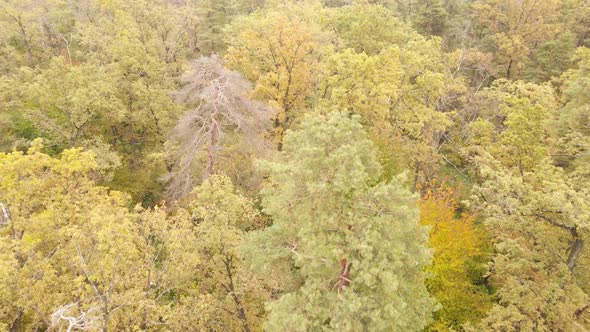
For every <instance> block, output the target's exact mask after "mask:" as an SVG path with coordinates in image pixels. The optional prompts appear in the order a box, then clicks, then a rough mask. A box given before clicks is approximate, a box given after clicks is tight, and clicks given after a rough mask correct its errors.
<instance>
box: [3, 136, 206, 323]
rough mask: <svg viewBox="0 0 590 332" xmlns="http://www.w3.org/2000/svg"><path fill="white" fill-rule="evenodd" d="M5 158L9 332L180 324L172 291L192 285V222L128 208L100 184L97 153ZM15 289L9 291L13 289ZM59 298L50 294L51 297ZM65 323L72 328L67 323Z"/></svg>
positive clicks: (37, 151) (36, 147)
mask: <svg viewBox="0 0 590 332" xmlns="http://www.w3.org/2000/svg"><path fill="white" fill-rule="evenodd" d="M42 148H43V147H42V145H41V143H40V141H39V140H36V141H34V142H33V145H32V146H31V148H30V149H29V151H28V153H27V154H24V153H22V152H13V153H9V154H0V180H1V181H0V189H1V192H2V196H0V202H2V204H3V206H4V207H6V208H8V209H9V211H10V218H9V220H8V222H7V223H6V224H5V225H0V227H1V228H0V246H1V247H2V248H3V249H5V248H6V249H8V248H10V251H6V253H8V252H10V255H8V254H4V251H3V254H2V255H1V256H0V258H1V259H2V260H1V261H0V267H1V269H0V270H1V272H2V273H5V272H8V273H10V275H8V276H7V279H6V280H3V281H2V283H0V295H1V296H2V298H1V299H0V303H3V304H7V306H6V307H3V309H2V311H0V314H1V315H2V316H0V320H1V321H3V322H8V325H9V327H10V329H11V330H13V331H17V330H33V329H48V328H60V327H64V328H65V326H71V325H72V324H73V325H75V326H80V325H84V326H86V327H88V328H92V329H96V330H102V331H106V330H111V329H113V330H118V329H123V328H129V327H136V328H142V329H147V328H151V327H153V326H159V325H161V324H167V323H168V322H169V321H172V320H174V317H175V316H173V315H170V314H169V313H168V307H167V305H168V303H167V302H168V301H165V299H166V297H169V296H170V294H171V293H172V292H176V293H181V292H182V291H183V289H186V288H188V287H189V286H190V285H191V284H192V281H193V280H194V271H195V270H196V266H195V264H196V262H197V261H198V255H197V253H196V252H195V251H193V250H192V247H191V245H192V244H193V243H195V242H197V239H196V238H194V237H192V236H191V235H192V234H193V233H191V232H188V231H187V230H190V228H188V225H190V223H188V218H185V219H180V218H176V219H174V222H173V223H169V222H168V220H166V214H165V213H164V212H163V211H162V210H158V209H156V210H143V209H141V208H137V209H136V210H134V211H129V209H128V208H127V206H128V205H129V199H128V197H127V195H125V194H122V193H120V192H116V191H110V192H109V191H108V190H107V189H106V188H104V187H100V186H96V185H94V183H93V181H92V180H91V173H92V172H93V171H94V170H95V169H96V168H97V164H96V162H95V161H94V157H93V153H92V152H85V151H82V150H81V149H79V148H76V149H69V150H64V151H63V153H62V154H61V156H60V157H59V158H52V157H50V156H49V155H47V154H44V153H42V152H41V149H42ZM6 287H9V288H6ZM48 294H51V296H48ZM64 324H66V325H64Z"/></svg>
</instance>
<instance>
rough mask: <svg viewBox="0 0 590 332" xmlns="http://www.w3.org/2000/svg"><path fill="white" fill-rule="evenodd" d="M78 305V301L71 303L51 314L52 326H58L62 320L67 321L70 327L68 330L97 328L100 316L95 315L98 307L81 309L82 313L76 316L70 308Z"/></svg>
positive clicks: (68, 331)
mask: <svg viewBox="0 0 590 332" xmlns="http://www.w3.org/2000/svg"><path fill="white" fill-rule="evenodd" d="M76 306H78V304H77V303H70V304H67V305H64V306H62V307H60V308H58V309H57V310H55V311H54V312H53V314H51V328H57V327H58V326H59V325H60V324H61V322H62V321H66V322H67V324H68V327H67V328H66V331H67V332H70V331H74V330H80V331H90V330H96V329H97V326H98V322H99V320H100V317H98V316H95V315H93V312H95V311H97V308H91V309H89V310H87V311H80V315H78V316H75V315H71V314H70V313H69V311H70V309H72V308H74V307H76Z"/></svg>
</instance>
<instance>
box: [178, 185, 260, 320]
mask: <svg viewBox="0 0 590 332" xmlns="http://www.w3.org/2000/svg"><path fill="white" fill-rule="evenodd" d="M190 198H191V201H190V203H189V204H188V207H187V209H188V213H190V216H191V218H192V219H193V220H195V221H196V224H195V225H194V226H193V228H192V232H193V233H194V236H195V237H196V238H198V239H199V240H198V242H197V243H195V244H194V245H195V247H196V250H197V251H198V252H199V257H200V264H199V268H198V271H199V272H198V273H197V274H196V276H195V277H196V285H195V286H196V288H195V289H196V290H197V292H198V294H197V295H194V296H193V298H194V299H197V300H198V301H200V302H201V303H200V304H199V306H201V307H205V310H204V312H203V314H201V315H200V316H198V317H194V315H190V316H191V317H194V318H193V322H191V323H190V325H189V326H191V329H195V330H201V329H213V330H218V331H239V330H241V331H257V330H260V326H261V324H262V319H263V318H264V316H265V313H264V302H265V301H266V300H267V299H268V292H267V291H266V289H265V287H264V282H263V281H262V280H260V278H258V277H256V276H255V275H254V274H253V273H252V272H251V271H249V269H248V268H247V266H246V265H245V264H244V262H243V260H242V257H241V255H240V252H239V246H240V245H241V244H242V242H243V239H244V237H245V235H246V232H247V231H249V230H252V229H253V228H255V227H256V224H257V222H258V220H259V219H260V216H259V213H258V212H257V211H256V210H255V209H254V206H253V204H252V201H251V200H250V199H248V198H246V197H245V196H243V195H241V194H239V193H238V192H237V191H236V189H235V188H234V186H233V184H232V183H231V180H230V179H229V178H228V177H226V176H223V175H213V176H211V177H209V178H208V179H207V180H206V181H205V182H203V184H202V185H200V186H199V187H197V188H195V190H194V191H193V192H192V193H191V197H190ZM184 310H187V311H188V312H190V311H191V310H192V308H191V307H186V308H185V309H182V310H181V311H184ZM178 327H180V326H178ZM187 327H188V326H187Z"/></svg>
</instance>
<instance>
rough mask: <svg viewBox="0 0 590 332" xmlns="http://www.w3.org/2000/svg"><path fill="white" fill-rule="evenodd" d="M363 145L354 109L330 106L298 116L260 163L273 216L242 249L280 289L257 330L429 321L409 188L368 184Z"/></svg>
mask: <svg viewBox="0 0 590 332" xmlns="http://www.w3.org/2000/svg"><path fill="white" fill-rule="evenodd" d="M372 151H373V147H372V143H371V142H370V141H369V140H368V138H367V136H366V134H365V133H364V131H363V129H362V126H361V125H360V124H359V122H358V117H356V116H355V117H353V118H350V117H349V116H348V115H347V114H346V113H338V112H333V113H330V114H329V115H327V116H320V115H316V116H309V117H307V118H306V119H305V120H304V122H303V124H302V128H301V129H300V130H298V131H292V132H289V133H288V135H287V136H286V137H285V145H284V150H283V152H282V153H281V155H280V156H279V160H277V161H274V162H267V163H264V165H265V167H266V168H267V169H268V170H269V172H270V175H269V181H270V183H269V184H268V185H267V186H266V189H265V190H264V191H263V206H264V211H265V212H266V213H268V214H269V215H270V216H271V217H273V220H274V223H273V225H272V226H270V227H269V228H267V229H264V230H262V231H259V232H256V233H254V234H253V236H252V238H251V240H250V241H251V243H252V244H251V245H250V247H249V250H250V252H249V256H250V258H251V260H252V261H253V266H254V268H255V269H257V270H260V271H261V273H263V274H264V275H268V276H270V275H272V276H273V279H274V280H275V281H276V287H277V288H278V289H279V290H280V291H281V296H280V297H279V299H278V300H277V301H275V302H273V303H271V304H270V307H269V309H270V316H269V319H268V321H267V323H266V325H265V326H266V328H267V329H269V330H292V331H293V330H297V331H299V330H301V331H305V330H320V329H338V330H345V331H358V330H364V329H367V330H375V331H386V330H392V329H393V330H412V331H418V330H421V329H422V328H423V327H424V326H425V325H426V324H427V323H428V322H429V321H430V315H431V311H432V308H433V306H434V302H433V300H432V299H431V298H430V297H429V295H428V293H427V292H426V288H425V287H424V284H423V280H424V277H425V274H424V267H425V266H426V264H428V262H429V259H430V252H429V250H428V249H427V248H426V235H427V234H426V229H425V228H423V227H420V226H418V224H417V218H418V211H417V209H416V205H415V199H416V197H415V196H414V195H412V194H411V193H410V192H409V191H408V190H406V189H404V188H403V186H402V183H403V181H404V180H403V179H402V178H395V179H393V180H392V181H391V182H388V183H376V181H377V179H378V178H379V175H380V174H379V173H380V167H379V165H378V163H377V162H376V159H375V155H374V153H373V152H372ZM293 202H297V204H293ZM349 317H356V319H349Z"/></svg>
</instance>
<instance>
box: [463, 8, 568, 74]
mask: <svg viewBox="0 0 590 332" xmlns="http://www.w3.org/2000/svg"><path fill="white" fill-rule="evenodd" d="M560 4H561V1H560V0H547V1H536V0H523V1H512V0H479V1H476V2H475V3H474V4H473V7H472V8H473V19H474V23H475V27H474V30H475V32H476V33H477V34H479V36H481V37H482V38H483V41H482V43H483V44H484V45H487V47H486V50H489V51H492V52H493V53H494V54H495V57H496V63H497V66H498V69H497V72H498V73H497V75H496V77H505V78H507V79H513V78H518V77H520V75H521V74H522V71H523V70H524V68H525V65H526V63H527V62H528V60H529V58H530V56H531V55H532V54H534V52H535V50H536V49H537V47H538V46H539V45H540V44H541V43H542V42H544V41H547V40H551V39H553V38H554V37H555V36H556V35H557V33H558V32H559V31H560V26H559V24H558V23H559V9H560Z"/></svg>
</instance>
